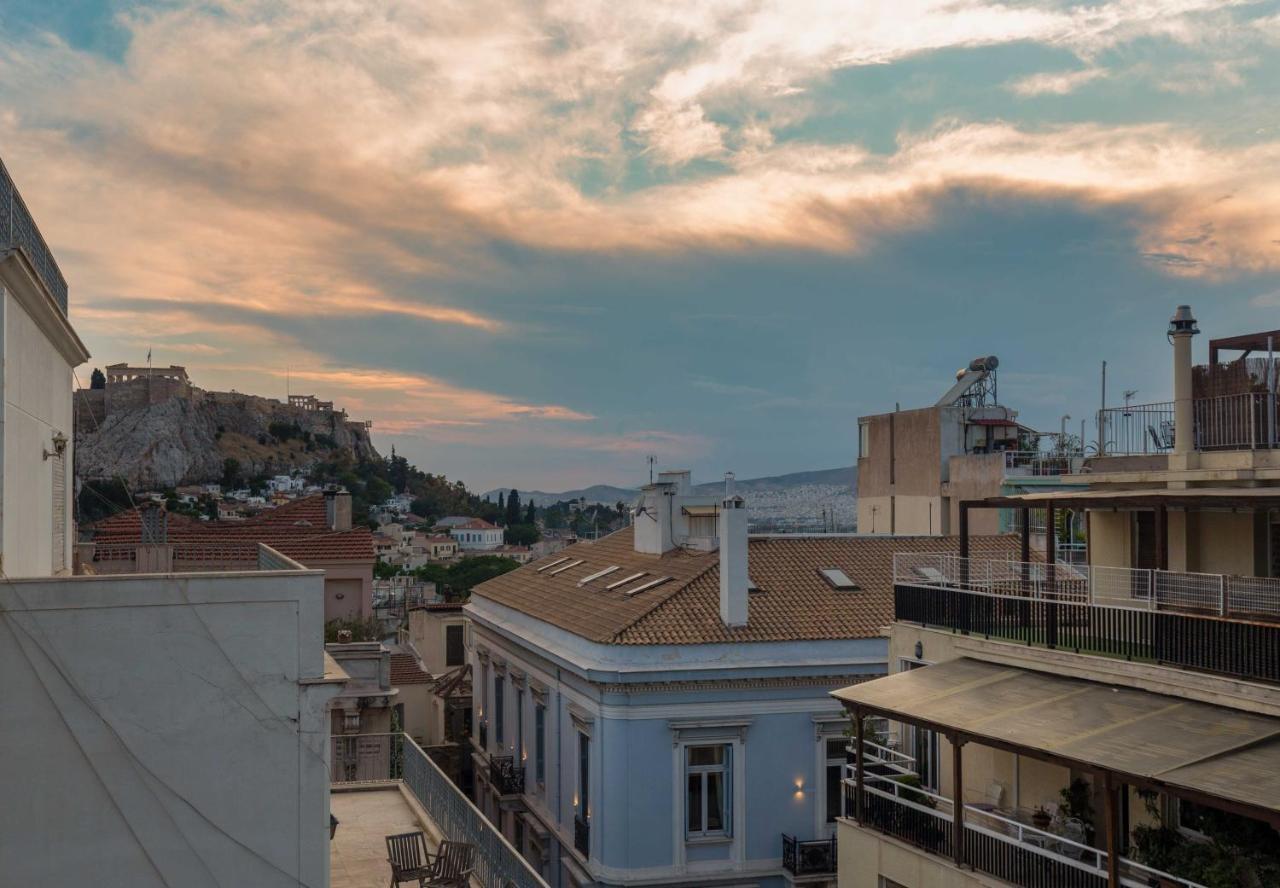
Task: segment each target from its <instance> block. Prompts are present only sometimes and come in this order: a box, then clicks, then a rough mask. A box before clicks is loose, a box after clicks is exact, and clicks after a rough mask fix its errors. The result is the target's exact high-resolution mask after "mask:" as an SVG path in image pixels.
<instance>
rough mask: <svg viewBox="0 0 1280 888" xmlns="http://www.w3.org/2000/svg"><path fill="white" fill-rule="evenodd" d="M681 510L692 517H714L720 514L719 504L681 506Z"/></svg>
mask: <svg viewBox="0 0 1280 888" xmlns="http://www.w3.org/2000/svg"><path fill="white" fill-rule="evenodd" d="M680 511H681V512H683V513H684V514H685V515H688V516H689V517H690V518H714V517H716V516H717V515H718V514H720V507H719V506H681V507H680Z"/></svg>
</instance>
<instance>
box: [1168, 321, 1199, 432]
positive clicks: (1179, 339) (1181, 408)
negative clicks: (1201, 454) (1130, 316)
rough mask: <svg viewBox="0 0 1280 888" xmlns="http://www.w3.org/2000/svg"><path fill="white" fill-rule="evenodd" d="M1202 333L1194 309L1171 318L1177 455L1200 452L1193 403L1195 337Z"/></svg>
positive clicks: (1174, 427)
mask: <svg viewBox="0 0 1280 888" xmlns="http://www.w3.org/2000/svg"><path fill="white" fill-rule="evenodd" d="M1199 332H1200V329H1199V328H1198V327H1197V326H1196V319H1195V318H1193V317H1192V316H1191V306H1189V305H1179V306H1178V310H1177V311H1175V312H1174V313H1173V317H1172V318H1170V319H1169V339H1170V341H1171V342H1172V343H1173V452H1174V453H1190V452H1191V451H1193V450H1195V449H1196V443H1195V419H1194V418H1193V416H1194V411H1193V409H1192V401H1191V337H1192V336H1195V335H1196V334H1197V333H1199Z"/></svg>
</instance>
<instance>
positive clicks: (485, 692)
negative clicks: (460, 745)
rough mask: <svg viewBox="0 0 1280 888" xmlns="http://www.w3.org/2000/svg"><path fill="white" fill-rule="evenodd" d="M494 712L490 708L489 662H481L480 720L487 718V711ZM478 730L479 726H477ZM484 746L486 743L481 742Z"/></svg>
mask: <svg viewBox="0 0 1280 888" xmlns="http://www.w3.org/2000/svg"><path fill="white" fill-rule="evenodd" d="M486 712H487V713H489V714H490V715H492V714H493V710H492V709H490V708H489V664H488V662H485V663H482V664H480V720H481V721H484V720H485V713H486ZM477 730H478V728H477ZM481 745H482V746H483V745H484V744H481Z"/></svg>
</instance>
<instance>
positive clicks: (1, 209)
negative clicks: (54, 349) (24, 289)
mask: <svg viewBox="0 0 1280 888" xmlns="http://www.w3.org/2000/svg"><path fill="white" fill-rule="evenodd" d="M15 247H16V248H19V249H21V250H22V251H23V252H24V253H26V255H27V259H28V260H29V261H30V262H31V265H32V266H33V267H34V268H35V270H36V274H37V275H38V276H39V277H40V280H41V282H42V283H43V284H44V285H45V287H46V288H47V289H48V291H49V292H50V293H51V294H52V295H53V299H54V301H55V302H57V303H58V307H59V308H61V309H62V313H63V314H66V313H67V281H66V279H65V278H64V277H63V276H62V271H61V269H59V268H58V263H57V261H55V260H54V258H53V253H52V252H51V251H50V250H49V245H48V244H46V243H45V242H44V238H43V237H42V236H41V234H40V229H39V228H37V227H36V222H35V219H33V218H32V217H31V212H30V211H29V210H28V209H27V204H26V202H25V201H23V199H22V195H21V194H19V193H18V189H17V187H16V186H15V185H14V184H13V180H12V179H11V178H9V171H8V170H6V169H5V168H4V163H3V162H0V252H3V251H5V250H10V249H13V248H15Z"/></svg>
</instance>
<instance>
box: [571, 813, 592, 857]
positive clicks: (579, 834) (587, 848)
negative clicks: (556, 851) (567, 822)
mask: <svg viewBox="0 0 1280 888" xmlns="http://www.w3.org/2000/svg"><path fill="white" fill-rule="evenodd" d="M573 847H574V849H575V850H576V851H577V852H578V853H579V854H581V855H582V856H583V857H586V858H588V859H590V857H591V824H590V823H588V822H587V821H586V820H584V819H583V818H582V816H581V815H578V816H577V817H574V818H573Z"/></svg>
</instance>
